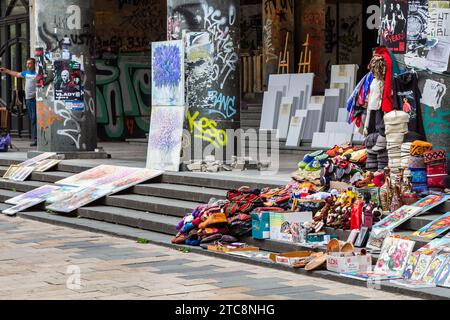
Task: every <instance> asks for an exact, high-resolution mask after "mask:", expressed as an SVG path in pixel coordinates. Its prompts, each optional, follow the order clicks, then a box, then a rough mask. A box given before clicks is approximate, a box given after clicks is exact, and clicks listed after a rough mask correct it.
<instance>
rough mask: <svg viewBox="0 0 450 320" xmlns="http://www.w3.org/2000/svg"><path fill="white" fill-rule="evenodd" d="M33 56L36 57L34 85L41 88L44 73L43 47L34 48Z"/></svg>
mask: <svg viewBox="0 0 450 320" xmlns="http://www.w3.org/2000/svg"><path fill="white" fill-rule="evenodd" d="M34 57H35V59H36V79H35V81H36V87H38V88H43V87H44V74H45V60H44V48H36V49H35V50H34Z"/></svg>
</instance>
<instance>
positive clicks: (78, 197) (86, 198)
mask: <svg viewBox="0 0 450 320" xmlns="http://www.w3.org/2000/svg"><path fill="white" fill-rule="evenodd" d="M111 191H112V190H111V189H110V188H97V187H86V188H84V189H83V190H81V191H79V192H76V193H74V194H72V196H71V197H69V198H67V199H64V200H62V201H58V202H55V203H53V204H51V205H49V206H47V207H46V209H47V210H51V211H55V212H63V213H70V212H73V211H75V210H77V209H78V208H81V207H83V206H85V205H87V204H89V203H91V202H94V201H96V200H98V199H100V198H103V197H105V196H107V195H109V194H111Z"/></svg>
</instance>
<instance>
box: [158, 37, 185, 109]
mask: <svg viewBox="0 0 450 320" xmlns="http://www.w3.org/2000/svg"><path fill="white" fill-rule="evenodd" d="M184 91H185V90H184V46H183V41H162V42H153V43H152V105H153V106H184V105H185V97H184Z"/></svg>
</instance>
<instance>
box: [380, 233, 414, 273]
mask: <svg viewBox="0 0 450 320" xmlns="http://www.w3.org/2000/svg"><path fill="white" fill-rule="evenodd" d="M414 245H415V242H414V241H410V240H404V239H399V238H395V237H392V236H390V237H387V238H386V240H385V241H384V243H383V247H382V249H381V253H380V257H379V259H378V262H377V264H376V266H375V272H380V273H386V274H388V275H394V276H399V277H401V276H403V272H404V271H405V268H406V265H407V263H408V260H409V256H410V255H411V253H412V250H413V249H414Z"/></svg>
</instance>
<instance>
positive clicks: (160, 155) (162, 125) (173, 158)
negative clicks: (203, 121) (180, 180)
mask: <svg viewBox="0 0 450 320" xmlns="http://www.w3.org/2000/svg"><path fill="white" fill-rule="evenodd" d="M184 116H185V108H184V107H155V106H154V107H153V108H152V118H151V123H150V134H149V137H148V152H147V169H150V170H162V171H175V172H177V171H179V170H180V163H181V147H182V145H181V142H182V137H183V123H184Z"/></svg>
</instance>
